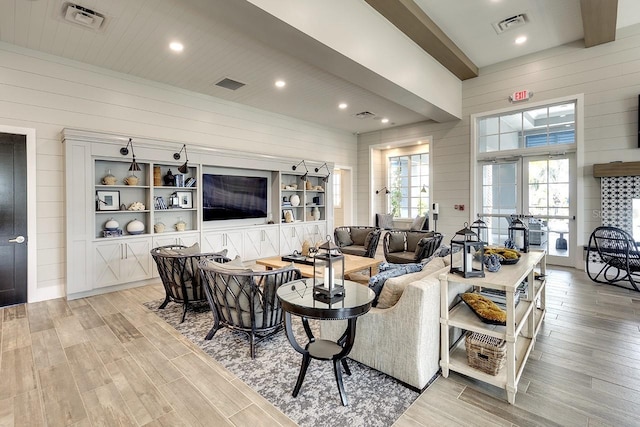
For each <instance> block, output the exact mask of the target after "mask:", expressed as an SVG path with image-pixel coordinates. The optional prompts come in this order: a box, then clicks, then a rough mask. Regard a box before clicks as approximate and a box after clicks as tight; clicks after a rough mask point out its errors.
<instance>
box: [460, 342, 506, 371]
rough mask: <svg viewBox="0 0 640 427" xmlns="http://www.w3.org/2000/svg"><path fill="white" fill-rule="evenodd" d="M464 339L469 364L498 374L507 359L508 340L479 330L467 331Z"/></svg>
mask: <svg viewBox="0 0 640 427" xmlns="http://www.w3.org/2000/svg"><path fill="white" fill-rule="evenodd" d="M464 341H465V347H466V349H467V362H468V363H469V366H471V367H472V368H476V369H479V370H481V371H482V372H486V373H487V374H490V375H497V374H498V372H499V371H500V369H502V367H503V366H504V362H505V360H506V355H507V342H506V341H505V340H501V339H500V338H495V337H490V336H489V335H484V334H480V333H478V332H467V335H466V337H465V339H464Z"/></svg>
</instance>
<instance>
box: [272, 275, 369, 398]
mask: <svg viewBox="0 0 640 427" xmlns="http://www.w3.org/2000/svg"><path fill="white" fill-rule="evenodd" d="M277 296H278V299H279V300H280V304H281V305H282V309H283V310H284V314H285V318H284V327H285V331H286V333H287V338H288V339H289V342H290V343H291V345H292V346H293V348H294V349H295V350H296V351H297V352H298V353H300V354H302V365H301V366H300V372H299V374H298V380H297V381H296V385H295V388H294V389H293V397H296V396H297V395H298V393H299V392H300V388H301V387H302V382H303V381H304V377H305V374H306V373H307V368H308V367H309V363H310V362H311V359H317V360H331V361H333V372H334V374H335V376H336V381H337V383H338V391H339V393H340V399H341V400H342V404H343V405H344V406H346V405H347V395H346V392H345V390H344V385H343V384H342V368H344V370H345V373H346V374H347V375H351V371H350V370H349V366H347V360H346V358H347V356H348V355H349V353H350V352H351V348H352V347H353V343H354V342H355V339H356V320H357V319H358V316H362V315H363V314H365V313H367V312H368V311H369V309H370V308H371V302H372V301H373V298H374V297H375V293H374V292H373V291H372V290H371V289H369V288H368V287H367V286H362V285H361V284H359V283H356V282H350V281H347V280H345V281H344V298H342V299H340V300H338V301H335V302H332V303H327V302H322V301H318V300H317V299H315V298H314V295H313V279H306V280H305V279H303V280H298V281H294V282H290V283H287V284H285V285H282V286H280V287H279V288H278V291H277ZM292 314H295V315H297V316H301V317H302V325H303V327H304V330H305V333H306V335H307V338H308V339H309V342H308V343H307V344H306V345H305V347H304V348H303V347H302V346H301V345H300V344H299V343H298V342H297V340H296V338H295V336H294V333H293V328H292V325H291V315H292ZM308 319H320V320H340V319H347V329H346V330H345V331H344V334H342V336H341V337H340V338H339V339H338V341H337V342H333V341H329V340H323V339H316V338H315V337H314V336H313V333H312V331H311V328H310V327H309V320H308ZM341 365H342V366H341Z"/></svg>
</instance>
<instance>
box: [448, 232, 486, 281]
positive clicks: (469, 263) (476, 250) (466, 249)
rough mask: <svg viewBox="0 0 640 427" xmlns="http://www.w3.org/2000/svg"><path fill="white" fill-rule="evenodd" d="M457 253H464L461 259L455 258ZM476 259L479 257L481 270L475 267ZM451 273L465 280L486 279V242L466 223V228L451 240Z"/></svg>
mask: <svg viewBox="0 0 640 427" xmlns="http://www.w3.org/2000/svg"><path fill="white" fill-rule="evenodd" d="M456 248H459V250H456ZM457 252H462V257H461V259H458V257H457V256H454V254H455V253H457ZM474 257H479V258H478V261H479V262H478V263H477V264H476V265H478V266H479V267H480V268H474V267H473V265H474V264H473V259H474ZM449 272H450V273H455V274H460V275H461V276H463V277H465V278H466V277H484V242H483V241H482V240H480V238H479V237H478V235H477V234H476V233H474V232H473V231H471V229H469V224H468V223H466V222H465V223H464V228H463V229H462V230H460V231H457V232H456V234H455V236H453V239H451V268H450V270H449Z"/></svg>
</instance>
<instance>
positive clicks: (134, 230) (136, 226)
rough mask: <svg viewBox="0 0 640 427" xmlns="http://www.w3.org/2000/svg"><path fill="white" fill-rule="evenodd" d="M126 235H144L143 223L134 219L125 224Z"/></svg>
mask: <svg viewBox="0 0 640 427" xmlns="http://www.w3.org/2000/svg"><path fill="white" fill-rule="evenodd" d="M127 233H129V234H142V233H144V223H143V222H142V221H140V220H137V219H134V220H133V221H129V223H128V224H127Z"/></svg>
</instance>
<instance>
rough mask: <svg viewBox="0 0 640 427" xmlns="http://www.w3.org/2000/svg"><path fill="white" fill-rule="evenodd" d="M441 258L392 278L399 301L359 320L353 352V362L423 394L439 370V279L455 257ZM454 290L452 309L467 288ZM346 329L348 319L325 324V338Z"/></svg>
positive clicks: (454, 333)
mask: <svg viewBox="0 0 640 427" xmlns="http://www.w3.org/2000/svg"><path fill="white" fill-rule="evenodd" d="M436 260H438V263H435V264H433V265H432V266H431V267H429V264H431V263H429V264H427V266H425V267H424V268H423V270H422V271H419V272H416V273H410V274H405V275H403V276H398V277H394V278H390V279H387V281H386V282H385V285H384V288H383V292H385V289H386V288H387V287H388V288H389V289H392V291H391V292H392V293H394V294H395V297H396V298H397V297H398V296H399V299H398V300H397V302H396V303H395V304H394V305H392V306H391V307H389V308H376V307H373V308H372V309H371V310H370V311H369V312H368V313H367V314H365V315H363V316H361V317H360V318H358V321H357V324H356V338H355V344H354V346H353V350H352V351H351V353H350V354H349V358H351V359H353V360H356V361H358V362H360V363H363V364H365V365H367V366H369V367H371V368H373V369H376V370H378V371H381V372H384V373H385V374H387V375H390V376H392V377H394V378H396V379H398V380H399V381H401V382H403V383H404V384H405V385H407V386H409V387H410V388H412V389H415V390H423V389H424V388H425V387H426V386H427V385H428V384H429V382H430V380H431V379H432V378H433V377H434V376H435V375H436V374H437V373H438V370H439V369H440V366H439V364H440V363H439V362H440V303H441V301H440V281H439V276H440V275H441V274H446V273H448V272H449V264H450V258H449V257H444V258H436ZM432 262H433V261H432ZM449 286H450V288H449V295H450V296H451V299H450V300H449V301H447V302H446V303H447V304H448V305H450V306H451V305H452V304H454V303H456V302H457V298H458V297H457V294H459V293H462V292H466V291H467V290H468V285H461V284H455V283H451V284H450V285H449ZM381 298H383V296H382V295H381ZM394 299H395V298H394ZM392 302H393V300H392ZM345 327H346V321H343V320H332V321H329V320H327V321H321V322H320V335H321V337H322V338H323V339H330V340H336V339H338V338H339V337H340V336H341V335H342V333H343V332H344V330H345ZM460 334H461V331H459V330H458V331H452V332H451V334H450V337H451V339H452V341H453V340H454V339H457V337H458V336H460ZM450 344H451V343H450Z"/></svg>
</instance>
